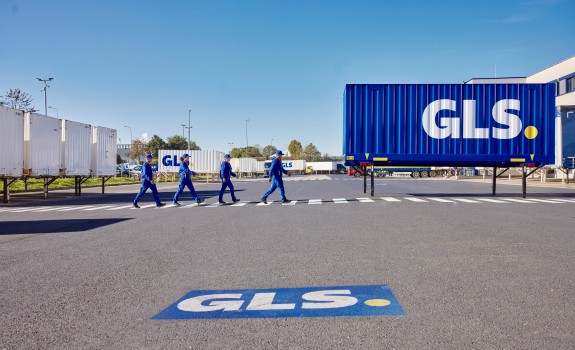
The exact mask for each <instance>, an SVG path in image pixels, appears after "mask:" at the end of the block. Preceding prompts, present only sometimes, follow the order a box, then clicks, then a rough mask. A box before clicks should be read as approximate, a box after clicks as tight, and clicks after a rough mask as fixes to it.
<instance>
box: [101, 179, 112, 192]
mask: <svg viewBox="0 0 575 350" xmlns="http://www.w3.org/2000/svg"><path fill="white" fill-rule="evenodd" d="M111 178H112V177H111V176H108V177H105V176H104V177H102V194H104V184H105V183H106V181H108V180H110V179H111Z"/></svg>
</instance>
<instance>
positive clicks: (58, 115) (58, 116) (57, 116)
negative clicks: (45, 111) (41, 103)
mask: <svg viewBox="0 0 575 350" xmlns="http://www.w3.org/2000/svg"><path fill="white" fill-rule="evenodd" d="M48 108H50V109H55V110H56V118H60V112H58V108H56V107H52V106H48Z"/></svg>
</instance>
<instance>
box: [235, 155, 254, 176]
mask: <svg viewBox="0 0 575 350" xmlns="http://www.w3.org/2000/svg"><path fill="white" fill-rule="evenodd" d="M257 163H258V161H257V160H256V159H255V158H232V159H231V161H230V165H231V166H232V170H233V171H234V172H235V173H254V172H256V171H257V165H258V164H257Z"/></svg>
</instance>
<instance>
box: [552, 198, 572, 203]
mask: <svg viewBox="0 0 575 350" xmlns="http://www.w3.org/2000/svg"><path fill="white" fill-rule="evenodd" d="M551 200H553V201H560V202H567V203H575V199H564V198H553V199H551Z"/></svg>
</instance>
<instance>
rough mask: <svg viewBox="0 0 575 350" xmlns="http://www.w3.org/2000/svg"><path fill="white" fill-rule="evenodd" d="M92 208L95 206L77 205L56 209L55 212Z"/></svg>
mask: <svg viewBox="0 0 575 350" xmlns="http://www.w3.org/2000/svg"><path fill="white" fill-rule="evenodd" d="M92 207H95V205H78V206H75V207H71V208H66V209H58V210H56V211H72V210H78V209H86V208H92Z"/></svg>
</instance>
